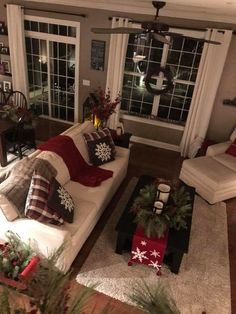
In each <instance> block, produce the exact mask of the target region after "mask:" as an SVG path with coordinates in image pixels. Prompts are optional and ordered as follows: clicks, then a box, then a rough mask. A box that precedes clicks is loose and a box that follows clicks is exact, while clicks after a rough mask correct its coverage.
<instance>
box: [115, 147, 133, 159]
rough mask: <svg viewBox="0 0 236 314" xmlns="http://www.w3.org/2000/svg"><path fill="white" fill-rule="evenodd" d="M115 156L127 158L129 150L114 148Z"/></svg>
mask: <svg viewBox="0 0 236 314" xmlns="http://www.w3.org/2000/svg"><path fill="white" fill-rule="evenodd" d="M116 154H117V156H120V157H126V158H129V154H130V149H129V148H125V147H121V146H116Z"/></svg>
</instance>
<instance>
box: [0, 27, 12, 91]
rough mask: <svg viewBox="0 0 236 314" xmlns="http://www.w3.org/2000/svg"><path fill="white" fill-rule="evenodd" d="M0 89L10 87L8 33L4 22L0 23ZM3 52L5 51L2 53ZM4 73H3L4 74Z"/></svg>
mask: <svg viewBox="0 0 236 314" xmlns="http://www.w3.org/2000/svg"><path fill="white" fill-rule="evenodd" d="M0 24H1V27H0V63H1V73H0V88H2V89H5V88H9V87H10V86H11V77H12V74H11V64H10V52H9V47H8V38H7V36H8V32H7V27H6V25H5V23H4V22H0ZM4 50H5V51H4ZM4 72H5V73H4Z"/></svg>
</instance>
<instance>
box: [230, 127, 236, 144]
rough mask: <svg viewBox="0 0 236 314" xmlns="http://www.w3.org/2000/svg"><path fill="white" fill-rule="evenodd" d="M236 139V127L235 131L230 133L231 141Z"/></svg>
mask: <svg viewBox="0 0 236 314" xmlns="http://www.w3.org/2000/svg"><path fill="white" fill-rule="evenodd" d="M235 139H236V128H235V129H234V131H233V132H232V134H231V135H230V141H231V142H233V141H234V140H235Z"/></svg>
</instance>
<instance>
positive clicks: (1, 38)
mask: <svg viewBox="0 0 236 314" xmlns="http://www.w3.org/2000/svg"><path fill="white" fill-rule="evenodd" d="M5 3H6V1H5V0H0V21H1V22H5V24H6V23H7V15H6V8H5V7H4V4H5ZM0 42H1V43H3V44H4V46H6V47H8V36H6V35H0ZM0 57H1V60H6V61H9V60H10V56H7V55H0ZM3 81H10V82H11V77H9V76H5V75H1V74H0V83H1V84H2V83H3Z"/></svg>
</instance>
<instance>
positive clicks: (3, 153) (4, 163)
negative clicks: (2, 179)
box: [0, 134, 7, 167]
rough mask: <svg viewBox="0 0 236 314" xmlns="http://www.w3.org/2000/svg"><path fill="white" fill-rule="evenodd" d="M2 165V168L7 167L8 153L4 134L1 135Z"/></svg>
mask: <svg viewBox="0 0 236 314" xmlns="http://www.w3.org/2000/svg"><path fill="white" fill-rule="evenodd" d="M0 164H1V166H2V167H5V166H6V165H7V151H6V143H5V138H4V134H0Z"/></svg>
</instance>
